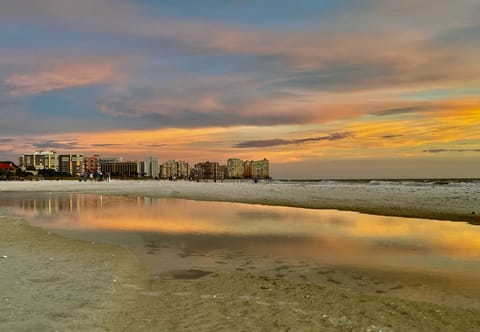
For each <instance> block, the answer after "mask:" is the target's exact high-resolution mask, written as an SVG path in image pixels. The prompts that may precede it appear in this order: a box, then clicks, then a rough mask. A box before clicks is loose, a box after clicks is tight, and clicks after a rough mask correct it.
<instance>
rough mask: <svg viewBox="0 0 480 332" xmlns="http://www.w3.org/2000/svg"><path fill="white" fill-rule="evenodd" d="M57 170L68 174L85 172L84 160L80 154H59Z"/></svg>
mask: <svg viewBox="0 0 480 332" xmlns="http://www.w3.org/2000/svg"><path fill="white" fill-rule="evenodd" d="M58 159H59V172H61V173H65V174H69V175H82V174H83V173H85V162H84V158H83V155H81V154H62V155H60V156H59V158H58Z"/></svg>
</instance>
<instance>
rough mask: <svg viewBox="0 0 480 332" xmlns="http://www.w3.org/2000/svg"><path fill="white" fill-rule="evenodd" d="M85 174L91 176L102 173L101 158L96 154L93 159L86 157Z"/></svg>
mask: <svg viewBox="0 0 480 332" xmlns="http://www.w3.org/2000/svg"><path fill="white" fill-rule="evenodd" d="M84 161H85V172H86V173H89V174H95V173H100V156H99V155H98V154H94V155H93V156H91V157H85V158H84Z"/></svg>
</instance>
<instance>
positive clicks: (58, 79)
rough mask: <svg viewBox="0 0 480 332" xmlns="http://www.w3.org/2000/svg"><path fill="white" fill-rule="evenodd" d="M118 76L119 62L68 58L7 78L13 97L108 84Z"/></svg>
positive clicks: (9, 91) (6, 82) (10, 93)
mask: <svg viewBox="0 0 480 332" xmlns="http://www.w3.org/2000/svg"><path fill="white" fill-rule="evenodd" d="M118 79H119V74H118V72H117V70H116V63H115V62H113V61H108V60H87V61H83V62H82V60H69V61H67V62H64V63H58V64H57V63H50V64H48V65H46V66H43V67H41V68H39V69H36V70H33V71H32V72H28V73H16V74H12V75H10V76H8V77H7V78H6V79H5V81H4V82H5V84H6V85H7V86H8V88H9V90H8V94H9V95H10V96H12V97H18V96H28V95H36V94H40V93H45V92H49V91H54V90H61V89H68V88H73V87H79V86H85V85H90V84H101V83H109V82H113V81H116V80H118Z"/></svg>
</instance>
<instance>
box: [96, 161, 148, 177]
mask: <svg viewBox="0 0 480 332" xmlns="http://www.w3.org/2000/svg"><path fill="white" fill-rule="evenodd" d="M144 170H145V169H144V162H143V161H111V160H107V161H104V160H103V159H102V160H101V161H100V171H101V172H102V173H103V174H110V175H111V176H116V177H138V176H141V175H142V174H143V173H144Z"/></svg>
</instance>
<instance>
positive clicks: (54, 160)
mask: <svg viewBox="0 0 480 332" xmlns="http://www.w3.org/2000/svg"><path fill="white" fill-rule="evenodd" d="M19 164H20V166H21V167H25V168H27V169H29V168H30V169H35V170H42V169H52V170H54V171H58V169H59V164H58V154H57V153H56V152H55V151H36V152H34V153H33V154H26V155H23V157H21V158H19Z"/></svg>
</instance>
